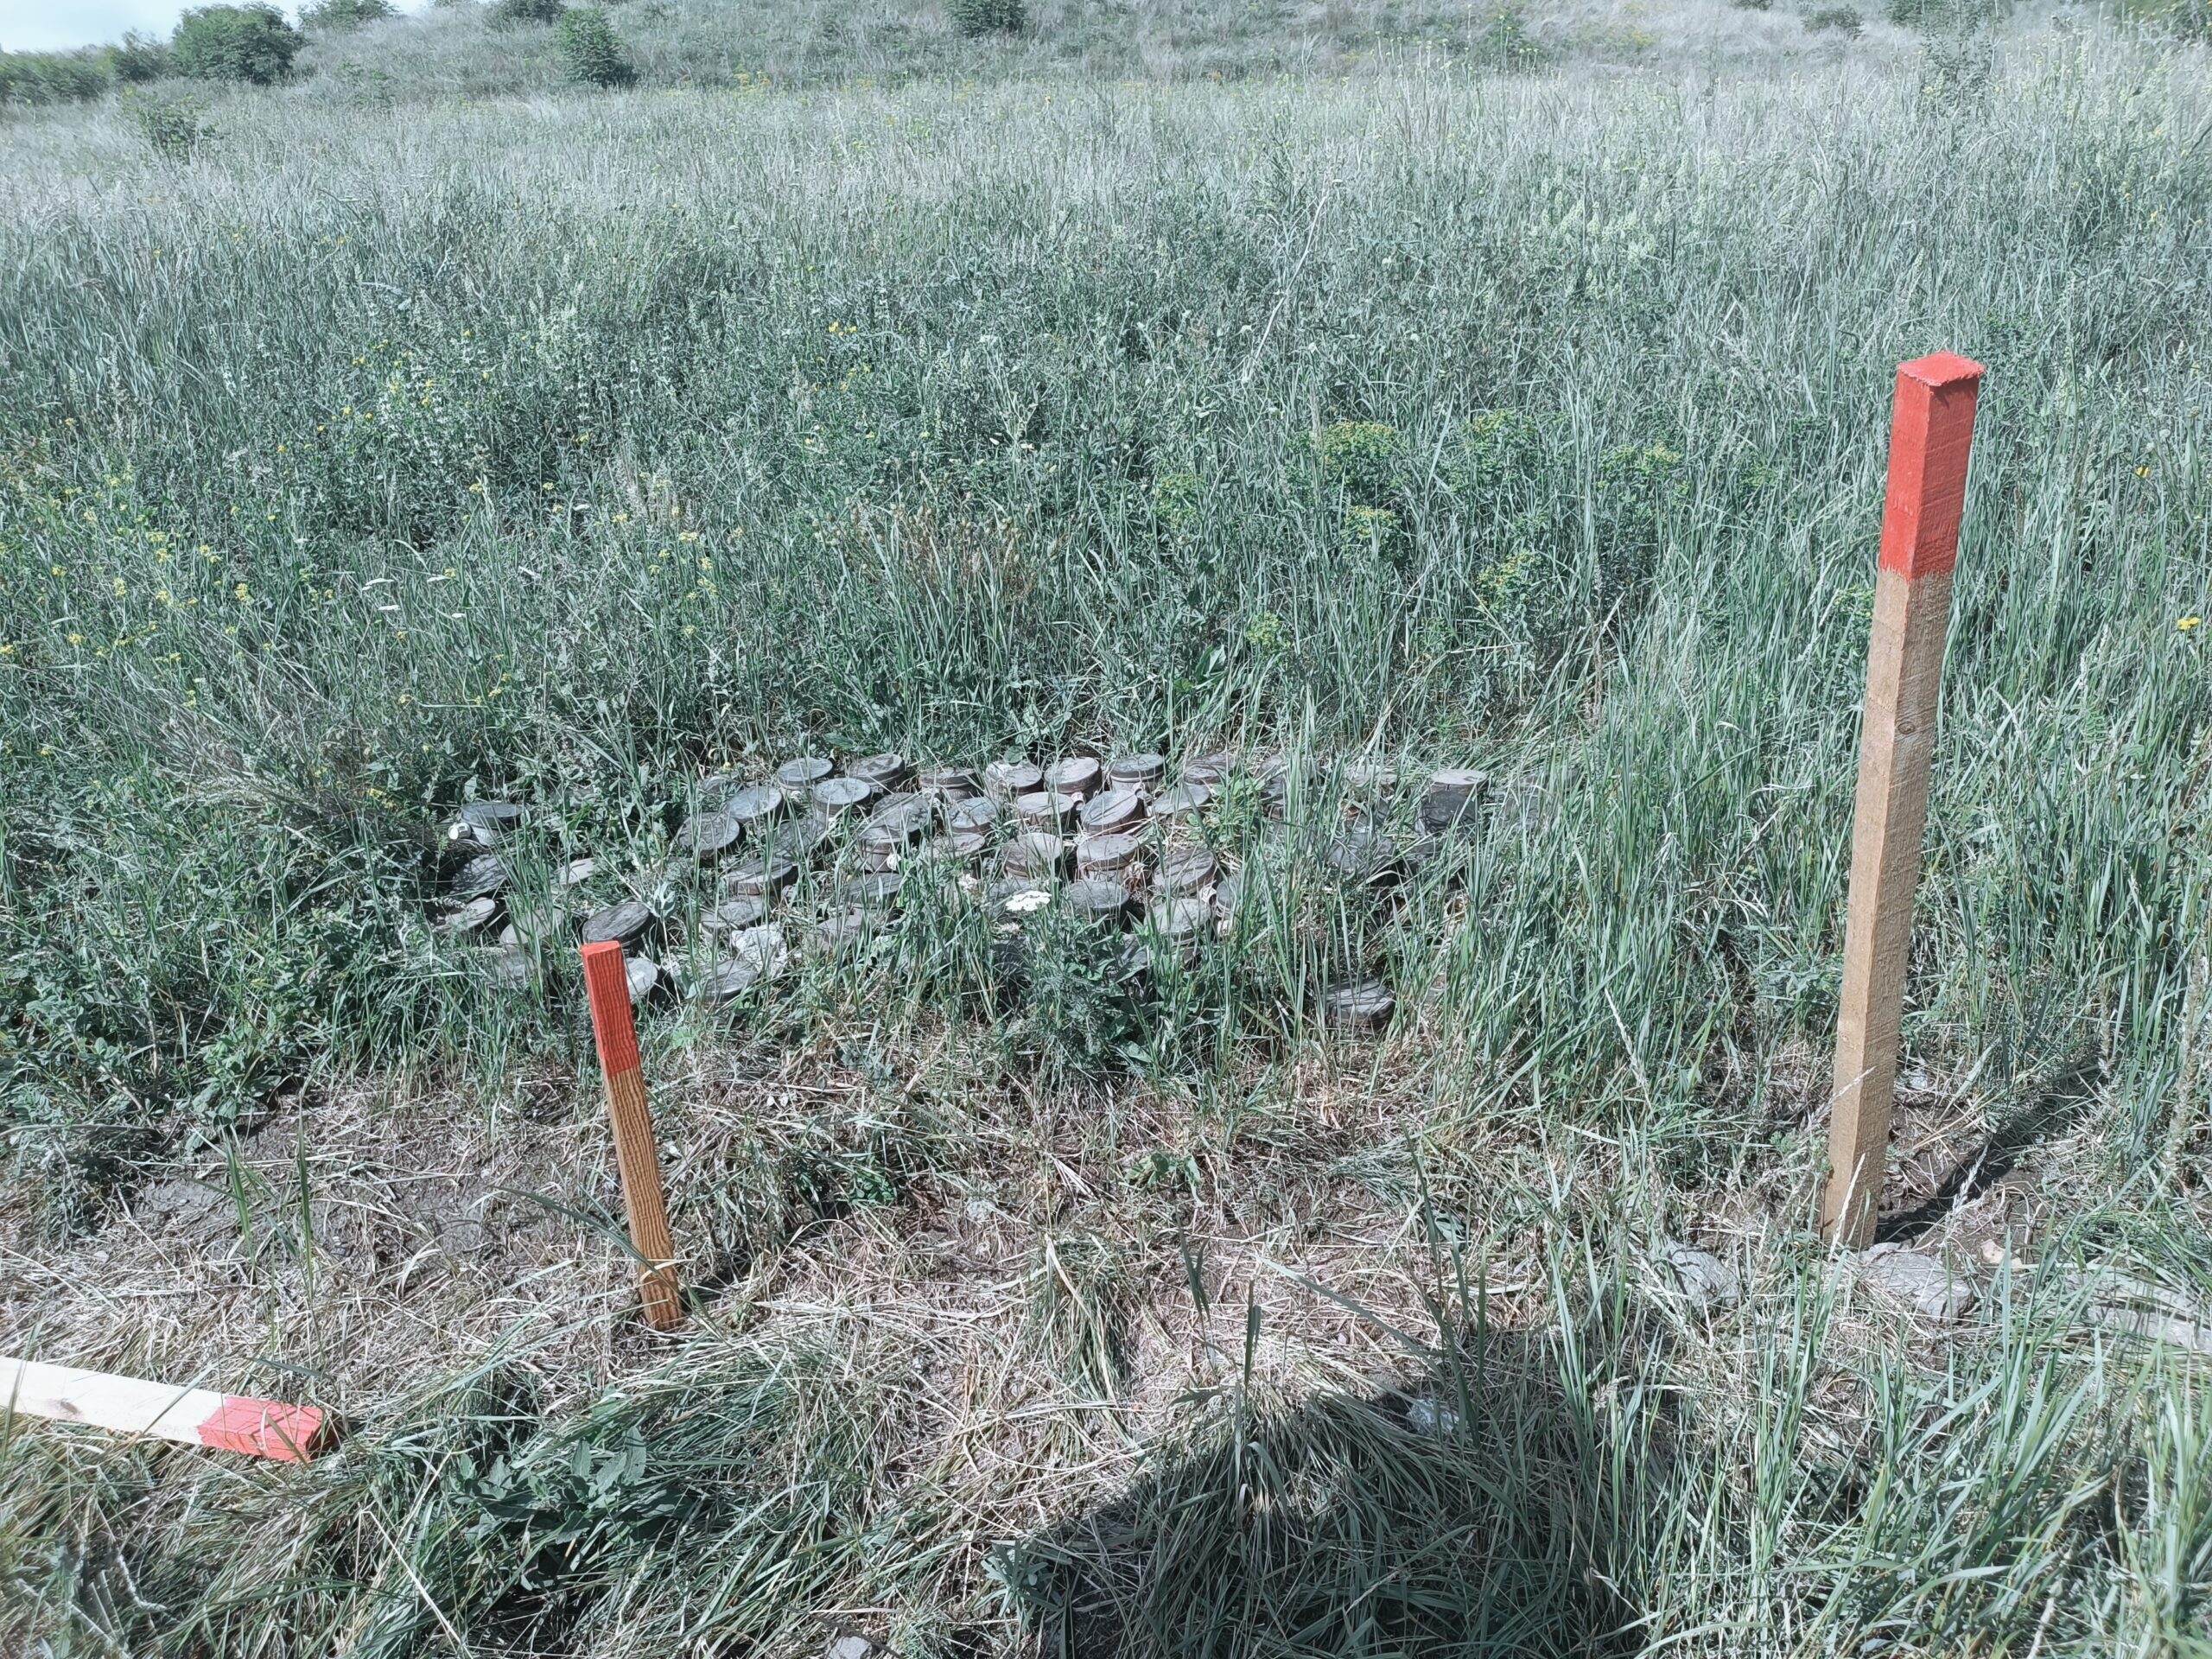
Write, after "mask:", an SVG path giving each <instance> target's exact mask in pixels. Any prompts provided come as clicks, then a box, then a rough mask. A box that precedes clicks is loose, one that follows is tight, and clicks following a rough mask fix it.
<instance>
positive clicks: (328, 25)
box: [300, 0, 395, 35]
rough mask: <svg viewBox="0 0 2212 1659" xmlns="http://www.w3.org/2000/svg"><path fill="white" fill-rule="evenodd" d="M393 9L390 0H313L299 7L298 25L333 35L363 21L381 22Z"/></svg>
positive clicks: (353, 27) (391, 14)
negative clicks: (313, 2) (310, 3)
mask: <svg viewBox="0 0 2212 1659" xmlns="http://www.w3.org/2000/svg"><path fill="white" fill-rule="evenodd" d="M394 10H395V9H394V7H393V6H392V3H391V0H315V4H313V5H311V6H302V7H301V8H300V26H301V27H302V28H303V29H321V30H322V31H324V32H325V33H327V34H333V35H334V34H336V33H338V32H339V31H340V30H341V29H359V27H360V26H361V25H362V24H363V23H379V22H383V21H384V20H385V18H387V17H390V16H393V15H394Z"/></svg>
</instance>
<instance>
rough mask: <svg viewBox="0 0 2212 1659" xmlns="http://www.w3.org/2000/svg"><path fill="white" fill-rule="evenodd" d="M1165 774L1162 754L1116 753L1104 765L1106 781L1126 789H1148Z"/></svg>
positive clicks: (1165, 768) (1165, 765) (1165, 763)
mask: <svg viewBox="0 0 2212 1659" xmlns="http://www.w3.org/2000/svg"><path fill="white" fill-rule="evenodd" d="M1166 775H1167V757H1166V755H1164V754H1117V755H1116V756H1115V757H1114V758H1113V760H1110V761H1109V762H1108V763H1107V766H1106V777H1107V779H1108V781H1109V782H1111V783H1113V784H1116V785H1119V786H1121V787H1122V788H1126V789H1150V788H1151V787H1152V786H1153V785H1154V784H1156V783H1158V782H1159V781H1160V779H1162V778H1165V777H1166Z"/></svg>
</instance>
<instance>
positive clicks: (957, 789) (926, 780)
mask: <svg viewBox="0 0 2212 1659" xmlns="http://www.w3.org/2000/svg"><path fill="white" fill-rule="evenodd" d="M920 783H921V788H922V791H923V792H924V793H925V794H930V795H934V796H936V797H937V798H938V799H939V800H941V801H964V800H968V799H970V798H973V797H975V796H977V795H980V794H982V792H983V785H982V783H980V782H979V781H978V780H977V779H976V774H975V773H974V772H971V771H969V769H968V768H967V767H966V766H931V768H930V769H929V770H928V771H927V772H924V773H923V774H922V775H921V779H920Z"/></svg>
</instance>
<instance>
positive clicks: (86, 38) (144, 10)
mask: <svg viewBox="0 0 2212 1659" xmlns="http://www.w3.org/2000/svg"><path fill="white" fill-rule="evenodd" d="M188 3H190V0H0V49H4V50H6V51H10V52H54V51H60V50H64V49H66V48H69V47H73V46H100V45H104V44H105V43H106V42H108V41H119V40H121V39H122V38H123V32H124V30H125V29H137V31H138V32H139V33H140V34H142V35H161V36H166V35H168V32H169V30H170V29H173V28H175V26H176V20H177V18H178V17H179V16H181V15H182V13H183V11H184V10H185V7H186V5H187V4H188ZM277 3H278V4H279V5H280V6H281V7H282V9H283V12H284V15H285V16H292V15H293V13H294V12H295V10H296V0H277ZM399 3H400V5H401V7H402V9H403V10H408V11H413V10H416V9H417V8H418V6H419V5H420V4H421V0H399Z"/></svg>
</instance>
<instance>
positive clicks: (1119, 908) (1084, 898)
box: [1062, 875, 1129, 922]
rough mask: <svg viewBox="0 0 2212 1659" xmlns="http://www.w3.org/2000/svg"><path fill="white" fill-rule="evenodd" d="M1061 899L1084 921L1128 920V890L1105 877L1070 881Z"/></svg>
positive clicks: (1117, 882) (1087, 877)
mask: <svg viewBox="0 0 2212 1659" xmlns="http://www.w3.org/2000/svg"><path fill="white" fill-rule="evenodd" d="M1062 897H1063V899H1065V903H1066V904H1067V906H1068V908H1069V909H1071V910H1072V911H1074V912H1075V913H1076V914H1077V915H1078V916H1080V917H1082V918H1084V920H1085V921H1091V922H1120V921H1126V920H1127V919H1128V914H1129V890H1128V888H1127V887H1124V886H1122V883H1120V882H1119V881H1116V880H1111V879H1110V878H1109V877H1106V876H1103V875H1101V876H1086V877H1084V879H1083V880H1079V881H1071V882H1069V883H1068V885H1067V890H1066V892H1065V893H1064V894H1063V895H1062Z"/></svg>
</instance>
